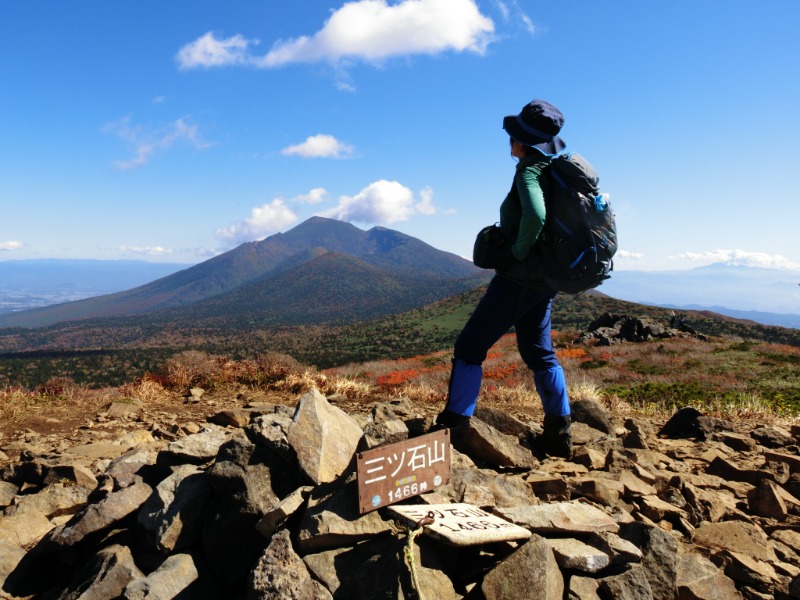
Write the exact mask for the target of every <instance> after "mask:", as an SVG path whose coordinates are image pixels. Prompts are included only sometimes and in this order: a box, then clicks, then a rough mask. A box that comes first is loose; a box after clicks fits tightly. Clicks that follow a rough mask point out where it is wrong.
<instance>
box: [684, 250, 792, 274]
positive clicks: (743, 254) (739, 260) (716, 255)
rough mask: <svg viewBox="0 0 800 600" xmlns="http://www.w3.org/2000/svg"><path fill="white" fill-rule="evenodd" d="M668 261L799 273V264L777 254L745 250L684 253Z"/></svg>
mask: <svg viewBox="0 0 800 600" xmlns="http://www.w3.org/2000/svg"><path fill="white" fill-rule="evenodd" d="M669 258H670V259H683V260H688V261H691V262H695V263H703V264H714V263H723V264H727V265H732V266H741V267H763V268H765V269H785V270H790V271H800V263H796V262H792V261H791V260H789V259H788V258H786V257H784V256H781V255H779V254H766V253H764V252H747V251H745V250H722V249H717V250H711V251H709V252H684V253H683V254H678V255H677V256H670V257H669Z"/></svg>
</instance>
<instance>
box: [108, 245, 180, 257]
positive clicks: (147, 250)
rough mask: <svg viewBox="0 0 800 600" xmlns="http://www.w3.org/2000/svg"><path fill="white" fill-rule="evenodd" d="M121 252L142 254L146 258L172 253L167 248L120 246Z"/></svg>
mask: <svg viewBox="0 0 800 600" xmlns="http://www.w3.org/2000/svg"><path fill="white" fill-rule="evenodd" d="M119 249H120V250H121V251H122V252H130V253H132V254H144V255H147V256H163V255H164V254H170V253H172V250H170V249H169V248H164V247H163V246H120V247H119Z"/></svg>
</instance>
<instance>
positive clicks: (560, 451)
mask: <svg viewBox="0 0 800 600" xmlns="http://www.w3.org/2000/svg"><path fill="white" fill-rule="evenodd" d="M537 442H538V444H537V445H538V446H539V449H540V450H541V451H542V452H544V453H545V454H547V455H549V456H556V457H558V458H567V459H569V458H570V457H571V456H572V419H571V418H570V416H569V415H565V416H563V417H561V416H557V415H545V416H544V423H543V431H542V435H541V436H539V437H538V438H537Z"/></svg>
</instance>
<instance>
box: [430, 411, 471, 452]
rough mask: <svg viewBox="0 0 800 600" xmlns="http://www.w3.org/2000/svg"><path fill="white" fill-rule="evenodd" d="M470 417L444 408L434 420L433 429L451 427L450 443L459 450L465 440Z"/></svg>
mask: <svg viewBox="0 0 800 600" xmlns="http://www.w3.org/2000/svg"><path fill="white" fill-rule="evenodd" d="M469 419H470V417H467V416H465V415H460V414H458V413H454V412H453V411H450V410H447V409H444V410H443V411H442V412H440V413H439V414H438V415H437V417H436V421H434V424H433V427H431V431H439V430H441V429H449V430H450V443H451V444H452V445H453V446H455V448H456V450H458V449H460V448H461V447H463V445H462V442H463V441H464V435H465V434H466V433H467V428H468V427H469Z"/></svg>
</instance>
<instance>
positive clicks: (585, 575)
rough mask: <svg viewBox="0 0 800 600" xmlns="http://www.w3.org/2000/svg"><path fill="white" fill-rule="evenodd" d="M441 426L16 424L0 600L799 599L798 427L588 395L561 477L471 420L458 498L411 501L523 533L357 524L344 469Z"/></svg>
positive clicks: (131, 414)
mask: <svg viewBox="0 0 800 600" xmlns="http://www.w3.org/2000/svg"><path fill="white" fill-rule="evenodd" d="M430 413H431V408H430V407H422V406H417V405H415V404H414V403H413V402H411V401H410V400H408V399H405V398H393V399H390V398H386V399H384V400H382V401H375V402H370V403H368V404H365V403H356V402H351V401H348V400H347V399H346V398H344V397H342V396H338V395H333V396H330V397H327V398H326V397H325V396H323V395H322V394H321V393H320V392H318V391H316V390H312V391H310V392H304V393H297V394H294V395H292V394H287V393H282V394H281V395H280V396H275V397H272V396H266V395H259V396H247V395H239V396H227V397H226V396H223V395H215V396H213V397H212V396H209V395H204V394H203V393H202V391H201V390H194V393H193V394H192V395H191V396H189V397H187V398H180V399H174V400H173V401H170V402H161V403H152V404H145V405H140V404H137V403H129V402H112V403H109V404H108V405H103V406H97V407H96V408H95V410H94V412H93V413H92V414H83V413H80V412H78V411H77V410H75V411H73V412H72V413H70V412H65V413H57V412H55V411H53V412H52V413H51V414H47V413H44V412H42V413H39V414H36V415H34V416H32V417H30V418H27V419H25V420H17V421H15V422H14V423H13V424H6V426H5V427H4V428H3V429H2V434H1V435H2V437H0V469H2V471H0V510H2V514H1V516H0V583H2V586H0V587H2V592H0V598H48V599H49V598H53V599H65V600H66V599H77V598H81V599H83V600H89V599H92V600H99V599H104V598H109V599H111V598H126V599H134V598H136V599H139V598H142V599H143V598H148V599H156V598H157V599H167V598H183V599H186V598H199V599H206V598H207V599H226V600H227V599H239V598H241V599H262V598H264V599H265V598H281V599H286V598H297V599H300V598H359V599H361V598H423V599H427V600H431V599H436V600H445V599H448V598H476V599H477V598H488V599H501V598H503V599H505V598H514V599H518V598H519V599H522V598H535V599H548V598H569V599H580V600H584V599H595V598H602V599H608V598H631V599H634V598H635V599H637V600H640V599H647V598H657V599H667V598H687V599H688V598H692V599H723V598H747V599H751V598H752V599H762V598H800V500H798V499H797V498H798V496H800V448H799V447H798V444H800V427H799V426H797V425H792V424H791V423H784V424H782V425H781V426H779V425H776V424H758V423H752V422H743V421H727V420H723V419H718V418H714V417H711V416H709V415H703V414H700V413H699V412H698V411H695V410H693V409H691V408H687V409H683V410H681V411H679V412H678V413H676V414H675V415H673V416H672V417H671V418H667V417H665V418H652V417H650V418H644V417H641V416H637V415H626V416H621V415H618V414H613V413H611V412H609V411H608V410H606V409H604V408H603V407H602V406H600V405H599V404H597V403H596V402H594V401H592V400H588V399H587V400H578V401H576V402H574V403H573V416H574V419H575V421H576V423H575V426H574V441H575V446H574V452H573V456H572V457H571V459H570V460H562V459H554V458H548V457H546V456H544V455H542V454H541V453H540V451H539V450H538V449H537V446H536V436H537V433H538V432H539V427H538V424H537V423H536V422H534V421H532V420H530V421H529V420H527V419H526V418H525V416H524V415H517V416H520V417H522V418H515V417H514V416H512V415H510V414H508V411H501V410H497V409H492V408H481V409H479V411H478V412H477V413H476V416H475V417H474V418H473V419H472V421H471V423H470V426H469V427H468V429H467V430H466V431H463V432H461V435H459V436H458V438H457V439H456V436H454V437H453V440H454V442H455V444H456V446H455V448H453V452H452V474H451V479H450V482H449V483H448V484H447V485H444V486H442V487H439V488H437V489H436V490H434V491H432V492H429V493H426V494H423V495H421V496H417V497H414V498H412V499H409V500H405V501H403V504H437V505H441V504H452V503H467V504H471V505H473V506H475V507H479V508H480V509H482V510H484V511H486V512H487V513H491V514H492V515H494V516H496V517H498V518H501V519H503V520H505V521H508V522H512V523H514V524H516V525H518V526H520V527H521V528H523V529H524V530H526V532H530V537H529V538H527V539H520V540H516V541H502V542H497V541H487V542H484V543H478V544H471V545H466V546H451V545H448V544H446V543H445V542H443V541H441V540H440V539H439V538H437V537H435V536H433V535H431V534H430V531H427V530H424V529H423V531H422V533H420V534H419V535H416V534H415V536H412V540H411V543H410V544H409V537H410V534H409V528H408V526H407V524H406V523H404V522H401V521H400V520H398V519H397V518H396V517H395V516H394V513H393V512H392V511H391V509H389V508H381V509H379V510H377V511H373V512H368V513H366V514H363V515H362V514H360V512H359V510H358V506H357V482H356V479H355V473H354V466H353V465H354V460H353V457H354V455H355V454H356V453H357V452H360V451H363V450H365V449H367V448H373V447H378V446H380V445H382V444H388V443H397V442H401V441H402V440H404V439H408V438H409V437H415V436H419V435H422V434H424V433H425V432H427V431H428V430H429V428H430V426H431V414H430ZM526 535H527V534H526ZM409 548H411V550H409Z"/></svg>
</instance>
